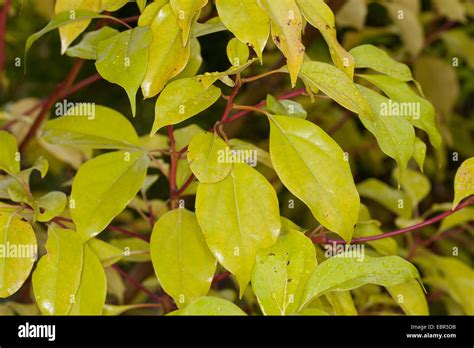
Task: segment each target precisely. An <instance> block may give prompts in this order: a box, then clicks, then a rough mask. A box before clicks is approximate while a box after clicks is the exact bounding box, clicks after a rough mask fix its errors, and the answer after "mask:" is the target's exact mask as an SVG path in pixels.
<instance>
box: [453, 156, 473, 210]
mask: <svg viewBox="0 0 474 348" xmlns="http://www.w3.org/2000/svg"><path fill="white" fill-rule="evenodd" d="M473 194H474V157H471V158H469V159H467V160H465V161H464V162H463V163H462V164H461V166H459V168H458V170H457V172H456V176H455V177H454V200H453V208H454V207H456V206H457V205H458V204H459V202H461V201H462V200H463V199H464V198H466V197H469V196H470V195H473Z"/></svg>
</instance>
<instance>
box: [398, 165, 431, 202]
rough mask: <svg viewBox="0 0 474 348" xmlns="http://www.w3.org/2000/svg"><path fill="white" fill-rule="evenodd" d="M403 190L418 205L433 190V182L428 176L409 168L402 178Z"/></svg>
mask: <svg viewBox="0 0 474 348" xmlns="http://www.w3.org/2000/svg"><path fill="white" fill-rule="evenodd" d="M401 185H402V188H403V190H404V191H405V192H406V193H407V194H408V196H410V199H411V201H412V203H413V206H414V207H416V206H417V205H418V204H419V203H420V202H421V201H422V200H423V199H424V198H425V197H426V196H428V194H429V193H430V191H431V183H430V181H429V180H428V178H427V177H426V176H424V175H423V174H421V173H418V172H415V171H414V170H411V169H408V170H407V171H406V172H405V173H403V175H402V178H401Z"/></svg>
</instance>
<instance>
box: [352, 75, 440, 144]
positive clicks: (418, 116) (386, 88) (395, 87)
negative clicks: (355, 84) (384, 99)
mask: <svg viewBox="0 0 474 348" xmlns="http://www.w3.org/2000/svg"><path fill="white" fill-rule="evenodd" d="M359 76H360V77H362V78H364V79H365V80H367V81H369V82H370V83H372V84H374V85H375V86H377V87H378V88H380V89H381V90H382V91H383V92H384V93H385V94H386V95H388V96H389V97H390V98H391V99H393V101H395V102H398V103H397V104H396V105H395V106H397V107H398V108H403V107H404V106H407V111H411V112H408V113H407V115H404V116H406V118H407V119H408V121H410V122H411V124H413V125H414V126H415V127H417V128H420V129H422V130H424V131H425V132H426V133H428V135H429V137H430V142H431V144H432V145H433V146H434V147H435V148H436V149H439V148H440V146H441V135H440V134H439V132H438V129H437V128H436V120H435V110H434V108H433V105H431V103H430V102H429V101H427V100H426V99H423V98H422V97H420V96H419V95H418V94H416V93H415V92H414V91H413V90H412V89H411V88H410V86H409V85H408V84H407V83H405V82H403V81H399V80H396V79H394V78H392V77H390V76H384V75H359Z"/></svg>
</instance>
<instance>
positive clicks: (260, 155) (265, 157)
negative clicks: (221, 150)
mask: <svg viewBox="0 0 474 348" xmlns="http://www.w3.org/2000/svg"><path fill="white" fill-rule="evenodd" d="M229 146H230V148H231V149H232V150H237V151H239V150H241V151H245V153H247V154H252V153H253V154H255V153H257V158H256V160H257V161H256V162H258V163H261V164H263V165H265V166H267V167H269V168H272V167H273V166H272V161H271V160H270V154H269V153H268V152H267V151H265V150H262V149H261V148H259V147H257V146H255V145H253V144H250V143H247V142H246V141H243V140H240V139H237V138H232V139H230V140H229ZM252 156H253V157H251V156H250V155H248V156H246V157H247V158H246V160H245V162H246V163H250V164H251V165H252V166H254V165H256V164H257V163H251V162H252V161H255V155H252Z"/></svg>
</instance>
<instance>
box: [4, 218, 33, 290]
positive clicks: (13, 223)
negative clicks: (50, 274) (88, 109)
mask: <svg viewBox="0 0 474 348" xmlns="http://www.w3.org/2000/svg"><path fill="white" fill-rule="evenodd" d="M0 241H1V242H0V243H1V244H0V298H6V297H10V296H11V295H13V294H14V293H15V292H17V291H18V289H20V287H21V286H22V285H23V283H24V282H25V281H26V279H27V278H28V276H29V275H30V272H31V269H32V268H33V264H34V263H35V261H36V258H37V257H38V250H37V244H36V236H35V232H34V231H33V228H32V227H31V225H30V224H29V223H27V222H26V221H23V220H22V219H21V216H20V215H17V214H15V213H14V212H12V213H0ZM28 254H29V255H28Z"/></svg>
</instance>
